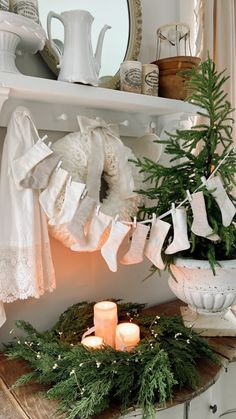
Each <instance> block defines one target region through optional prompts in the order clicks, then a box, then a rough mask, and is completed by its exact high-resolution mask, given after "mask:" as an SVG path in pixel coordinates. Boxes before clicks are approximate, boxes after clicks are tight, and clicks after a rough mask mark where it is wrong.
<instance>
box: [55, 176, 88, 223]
mask: <svg viewBox="0 0 236 419" xmlns="http://www.w3.org/2000/svg"><path fill="white" fill-rule="evenodd" d="M84 189H85V184H84V183H79V182H74V181H71V182H70V181H69V182H68V183H67V185H66V191H65V198H64V202H63V205H62V207H61V211H60V213H59V214H58V215H56V216H55V217H53V218H51V219H50V221H49V224H50V225H56V224H59V225H60V224H65V223H69V222H70V221H71V220H72V218H73V216H74V214H75V211H76V209H77V207H78V205H79V201H80V198H81V195H82V193H83V191H84Z"/></svg>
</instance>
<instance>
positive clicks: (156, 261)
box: [136, 57, 236, 335]
mask: <svg viewBox="0 0 236 419" xmlns="http://www.w3.org/2000/svg"><path fill="white" fill-rule="evenodd" d="M185 75H186V76H187V77H190V79H189V81H188V82H187V86H186V87H187V89H189V92H190V96H189V97H188V101H189V102H190V103H192V104H194V105H197V106H198V107H200V108H202V109H201V110H200V111H199V112H198V115H199V117H198V123H197V125H195V126H193V127H192V128H191V129H182V130H177V131H176V132H175V133H174V134H169V136H168V138H167V140H165V141H162V142H163V143H164V144H165V152H166V153H168V154H169V155H170V157H171V166H170V167H165V166H163V165H161V164H158V163H155V162H153V161H152V160H150V159H147V158H143V159H138V160H137V161H136V164H137V166H138V167H139V168H140V170H141V172H143V173H144V175H145V178H146V180H148V181H149V182H150V184H149V185H150V186H149V187H148V188H147V189H146V190H140V191H139V193H140V194H142V195H144V196H147V197H148V198H149V202H150V200H151V201H152V202H153V205H152V206H151V207H150V206H149V207H145V206H144V207H143V208H142V209H141V211H140V216H141V218H145V219H146V218H151V216H152V214H155V215H156V219H153V220H152V229H151V233H150V237H149V241H148V244H147V247H146V251H145V252H146V256H147V257H148V258H149V259H150V260H151V261H152V263H153V269H154V270H155V269H163V268H164V267H168V269H169V270H170V273H171V276H170V278H169V285H170V287H171V289H172V290H173V291H174V293H175V294H176V295H177V296H178V297H179V298H180V299H181V300H183V301H185V302H187V303H188V306H189V308H188V309H186V308H185V309H183V313H182V314H183V317H184V319H185V321H186V324H189V323H188V322H189V321H190V323H191V324H193V323H194V324H195V326H196V328H197V329H198V330H202V329H203V328H204V329H208V330H205V334H206V335H211V334H213V335H214V334H218V333H220V334H224V335H232V334H236V321H235V319H234V315H233V314H232V312H231V311H230V310H229V307H230V306H231V305H232V304H233V303H234V302H235V300H236V228H235V223H234V222H235V221H236V217H235V213H236V208H235V205H234V204H235V202H236V199H235V196H233V188H234V187H235V184H236V176H235V175H236V153H235V149H234V148H233V140H232V123H233V120H232V118H231V112H232V108H231V105H230V103H229V102H228V101H227V100H226V94H225V92H224V90H223V87H224V83H225V81H226V80H227V76H226V75H225V72H221V73H218V72H217V71H216V68H215V64H214V63H213V61H212V60H211V59H210V58H209V57H208V59H207V60H206V61H205V62H202V63H201V64H200V65H199V66H198V67H195V68H193V69H191V70H187V71H185ZM199 121H200V122H199ZM206 314H208V316H206ZM209 314H211V316H210V317H209ZM219 317H220V319H221V320H220V321H219ZM232 325H233V326H232ZM215 329H220V331H219V332H216V331H215ZM232 329H233V330H232Z"/></svg>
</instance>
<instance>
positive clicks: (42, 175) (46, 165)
mask: <svg viewBox="0 0 236 419" xmlns="http://www.w3.org/2000/svg"><path fill="white" fill-rule="evenodd" d="M60 160H61V157H60V156H59V154H57V153H54V152H53V153H52V154H50V156H47V157H45V158H44V159H43V160H42V161H40V162H39V163H38V164H36V166H35V167H34V168H33V169H32V170H31V171H30V172H29V174H28V175H27V177H26V178H25V179H23V180H22V181H21V186H22V187H23V188H30V189H45V188H46V187H47V186H48V183H49V179H50V176H51V174H52V172H53V171H54V170H55V169H56V167H57V165H58V163H59V161H60Z"/></svg>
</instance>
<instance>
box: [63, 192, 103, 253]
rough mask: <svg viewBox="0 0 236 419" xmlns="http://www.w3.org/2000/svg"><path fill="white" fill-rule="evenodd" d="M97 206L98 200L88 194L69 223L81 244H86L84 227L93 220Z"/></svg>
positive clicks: (71, 230)
mask: <svg viewBox="0 0 236 419" xmlns="http://www.w3.org/2000/svg"><path fill="white" fill-rule="evenodd" d="M95 207H96V201H95V200H94V199H93V198H90V196H88V195H87V196H86V197H85V198H83V199H82V201H81V202H80V204H79V205H78V207H77V209H76V211H75V214H74V217H73V218H72V220H71V222H70V223H69V224H68V225H67V228H68V230H69V231H70V233H71V234H72V235H73V237H74V239H75V240H76V241H77V242H78V243H79V244H80V245H81V246H85V245H86V237H85V231H84V229H85V225H86V224H87V222H89V221H90V220H91V218H92V214H93V211H94V209H95Z"/></svg>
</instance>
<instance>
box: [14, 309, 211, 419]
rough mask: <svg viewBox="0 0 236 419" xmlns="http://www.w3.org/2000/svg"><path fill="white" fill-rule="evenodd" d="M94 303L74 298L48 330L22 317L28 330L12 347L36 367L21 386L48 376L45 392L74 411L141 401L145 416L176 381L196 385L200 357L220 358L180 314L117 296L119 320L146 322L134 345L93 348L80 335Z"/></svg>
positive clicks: (87, 412)
mask: <svg viewBox="0 0 236 419" xmlns="http://www.w3.org/2000/svg"><path fill="white" fill-rule="evenodd" d="M93 304H94V303H86V302H83V303H78V304H75V305H73V306H72V307H70V308H69V309H68V310H66V311H65V312H64V313H63V314H62V315H61V316H60V318H59V320H58V322H57V323H56V325H55V326H54V327H53V328H52V329H51V330H50V331H46V332H43V333H41V332H38V331H37V330H36V329H34V328H33V327H32V325H30V324H29V323H26V322H24V321H18V322H17V323H16V325H17V327H18V328H19V329H21V330H22V331H24V333H25V337H23V338H22V337H21V338H15V339H14V340H13V342H11V344H9V345H8V346H7V350H6V354H7V356H8V357H9V358H11V359H16V358H21V359H24V360H26V361H28V363H29V367H30V369H31V372H29V373H28V374H25V375H23V376H22V377H20V378H19V379H18V380H17V382H16V383H15V386H19V385H23V384H26V383H27V382H29V381H32V380H33V381H36V382H38V383H43V384H49V385H50V389H49V390H48V391H45V396H46V397H47V398H49V399H56V400H59V406H60V407H59V409H60V411H63V412H66V418H67V419H74V418H75V417H76V416H77V415H78V416H79V417H80V418H81V419H87V418H90V417H91V416H93V415H97V414H99V413H101V412H103V411H104V409H105V408H107V407H108V406H109V405H110V403H111V402H114V401H115V402H116V403H118V404H119V405H121V408H122V410H125V409H127V408H129V407H131V406H135V407H137V408H141V409H142V412H143V418H148V419H151V418H154V416H155V411H156V406H157V404H159V405H160V406H163V405H164V404H165V402H166V401H167V400H168V399H170V398H171V396H172V394H173V389H174V387H175V386H177V385H178V386H179V387H183V386H185V387H190V388H192V389H196V387H197V385H198V384H199V375H198V372H197V366H196V365H197V364H196V363H197V360H198V359H199V358H205V359H208V360H209V361H211V362H213V363H219V360H218V358H217V356H216V355H215V353H214V351H213V349H212V348H211V347H210V346H209V345H208V343H207V341H206V340H205V339H204V338H202V337H200V336H198V335H197V334H196V333H194V332H193V331H192V330H191V329H189V328H186V327H185V326H184V325H183V323H182V320H181V318H180V317H179V316H172V317H166V316H161V317H159V316H151V315H146V314H143V312H142V311H141V310H142V309H143V305H139V304H132V303H127V304H122V303H120V302H118V312H119V321H123V320H125V321H127V320H132V319H134V321H135V323H136V324H138V325H139V326H140V329H141V341H140V344H139V345H138V346H137V347H136V348H135V350H133V351H132V352H123V351H116V350H114V349H112V348H110V347H104V348H103V349H89V348H86V347H84V346H83V345H82V344H81V343H78V342H80V340H81V337H82V334H83V332H84V330H85V329H86V328H87V327H89V326H91V325H92V318H93Z"/></svg>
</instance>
